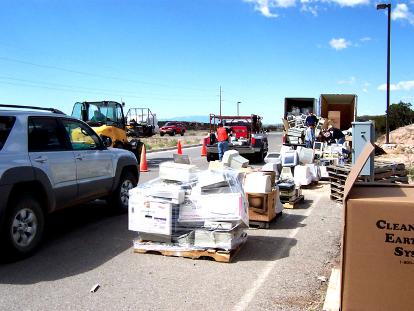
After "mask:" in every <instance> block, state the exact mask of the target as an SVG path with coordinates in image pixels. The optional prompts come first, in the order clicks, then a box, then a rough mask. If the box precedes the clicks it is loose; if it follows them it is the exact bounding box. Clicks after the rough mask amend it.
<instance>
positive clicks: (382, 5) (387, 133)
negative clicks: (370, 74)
mask: <svg viewBox="0 0 414 311" xmlns="http://www.w3.org/2000/svg"><path fill="white" fill-rule="evenodd" d="M385 9H387V10H388V31H387V110H386V112H385V143H386V144H389V143H390V124H389V121H390V120H389V118H388V113H389V109H390V62H391V2H390V3H380V4H377V10H385Z"/></svg>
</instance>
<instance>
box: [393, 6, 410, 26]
mask: <svg viewBox="0 0 414 311" xmlns="http://www.w3.org/2000/svg"><path fill="white" fill-rule="evenodd" d="M391 18H392V20H398V19H401V20H407V21H408V22H409V23H410V24H411V25H414V14H413V13H412V12H410V9H409V8H408V6H407V4H405V3H399V4H397V6H396V7H395V9H394V10H393V11H392V13H391Z"/></svg>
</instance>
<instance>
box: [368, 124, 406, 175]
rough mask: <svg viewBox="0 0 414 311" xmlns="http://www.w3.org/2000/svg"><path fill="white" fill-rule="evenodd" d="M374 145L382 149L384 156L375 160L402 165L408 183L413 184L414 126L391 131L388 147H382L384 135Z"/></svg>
mask: <svg viewBox="0 0 414 311" xmlns="http://www.w3.org/2000/svg"><path fill="white" fill-rule="evenodd" d="M376 143H377V144H378V145H379V146H381V147H383V149H384V151H385V152H386V154H384V155H381V156H378V157H376V158H375V159H376V160H380V161H386V162H398V163H404V164H405V167H406V169H407V171H408V175H409V177H410V178H409V179H410V180H409V182H410V183H414V124H411V125H407V126H404V127H400V128H398V129H396V130H394V131H391V132H390V143H391V146H390V147H386V146H384V144H385V135H383V136H380V137H379V138H378V139H377V142H376ZM394 145H395V146H394Z"/></svg>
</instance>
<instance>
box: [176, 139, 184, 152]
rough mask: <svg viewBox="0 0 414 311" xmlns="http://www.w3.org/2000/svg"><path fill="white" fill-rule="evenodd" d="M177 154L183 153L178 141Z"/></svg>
mask: <svg viewBox="0 0 414 311" xmlns="http://www.w3.org/2000/svg"><path fill="white" fill-rule="evenodd" d="M177 149H178V150H177V153H178V154H183V151H182V150H181V141H178V144H177Z"/></svg>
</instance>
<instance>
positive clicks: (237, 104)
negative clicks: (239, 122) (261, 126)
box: [237, 102, 241, 116]
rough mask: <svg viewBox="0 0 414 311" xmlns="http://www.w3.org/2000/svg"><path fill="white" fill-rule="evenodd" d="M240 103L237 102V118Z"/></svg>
mask: <svg viewBox="0 0 414 311" xmlns="http://www.w3.org/2000/svg"><path fill="white" fill-rule="evenodd" d="M240 103H241V102H237V116H239V104H240Z"/></svg>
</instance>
